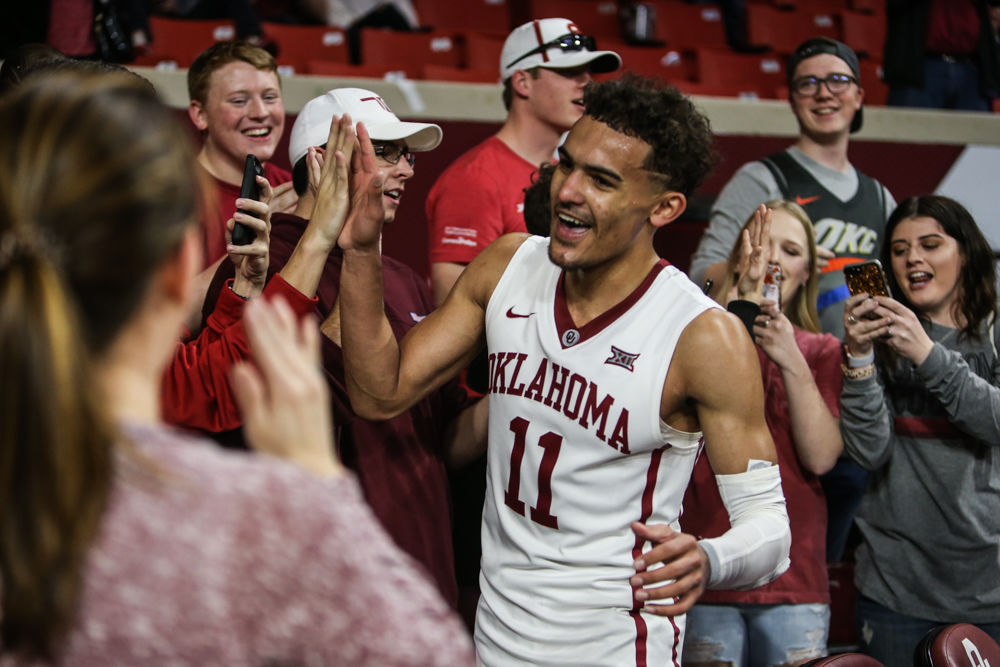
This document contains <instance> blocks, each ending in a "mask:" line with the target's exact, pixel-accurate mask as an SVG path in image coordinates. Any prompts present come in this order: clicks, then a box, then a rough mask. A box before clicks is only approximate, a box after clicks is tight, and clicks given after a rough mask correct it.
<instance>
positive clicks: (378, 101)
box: [361, 95, 392, 113]
mask: <svg viewBox="0 0 1000 667" xmlns="http://www.w3.org/2000/svg"><path fill="white" fill-rule="evenodd" d="M361 101H362V102H375V103H376V104H378V105H379V106H380V107H382V108H383V109H385V110H386V111H388V112H389V113H392V109H390V108H389V107H387V106H386V104H385V102H383V101H382V98H381V97H379V96H378V95H376V96H375V97H362V98H361Z"/></svg>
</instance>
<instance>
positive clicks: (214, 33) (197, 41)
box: [146, 16, 236, 67]
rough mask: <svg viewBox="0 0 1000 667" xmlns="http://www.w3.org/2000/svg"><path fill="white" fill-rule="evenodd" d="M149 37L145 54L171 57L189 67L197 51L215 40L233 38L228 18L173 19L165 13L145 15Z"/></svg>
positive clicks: (178, 63)
mask: <svg viewBox="0 0 1000 667" xmlns="http://www.w3.org/2000/svg"><path fill="white" fill-rule="evenodd" d="M149 32H150V35H151V37H152V43H151V44H150V48H151V52H150V54H149V55H148V56H146V57H147V58H150V57H152V58H156V59H160V60H173V61H176V62H177V65H178V66H179V67H189V66H190V65H191V63H192V62H194V59H195V58H197V57H198V54H199V53H201V52H202V51H204V50H205V49H207V48H208V47H210V46H211V45H212V44H214V43H215V42H225V41H228V40H231V39H236V27H235V26H234V25H233V22H232V21H229V20H226V19H219V20H194V19H173V18H167V17H165V16H150V17H149Z"/></svg>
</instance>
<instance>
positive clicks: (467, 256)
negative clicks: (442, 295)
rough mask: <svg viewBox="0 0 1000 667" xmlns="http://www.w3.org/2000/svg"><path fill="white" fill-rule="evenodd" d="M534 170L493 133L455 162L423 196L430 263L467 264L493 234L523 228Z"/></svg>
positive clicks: (498, 234) (522, 230)
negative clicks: (525, 206)
mask: <svg viewBox="0 0 1000 667" xmlns="http://www.w3.org/2000/svg"><path fill="white" fill-rule="evenodd" d="M537 168H538V166H537V165H533V164H531V163H530V162H528V161H527V160H525V159H524V158H522V157H521V156H520V155H518V154H517V153H515V152H514V151H512V150H511V149H510V148H509V147H508V146H507V144H505V143H504V142H502V141H500V140H499V139H497V138H496V137H495V136H494V137H490V138H489V139H487V140H486V141H484V142H483V143H481V144H479V145H478V146H476V147H474V148H472V149H471V150H469V151H468V152H466V153H465V154H463V155H462V156H461V157H459V158H458V159H457V160H455V162H453V163H452V164H451V166H450V167H448V168H447V169H446V170H445V171H444V173H443V174H441V176H440V177H439V178H438V180H437V182H436V183H434V187H432V188H431V192H430V194H429V195H428V197H427V209H426V210H427V220H428V222H429V225H430V230H429V232H430V240H429V246H430V261H431V264H433V263H434V262H458V263H460V264H468V263H469V262H471V261H472V260H473V258H475V256H476V255H478V254H479V253H480V252H482V250H483V249H484V248H485V247H486V246H488V245H489V244H490V243H492V242H493V240H494V239H496V238H497V237H499V236H502V235H504V234H509V233H510V232H524V231H527V230H526V229H525V226H524V190H525V189H526V188H527V187H529V186H530V185H531V174H532V173H533V172H534V171H535V170H536V169H537Z"/></svg>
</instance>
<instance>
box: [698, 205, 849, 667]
mask: <svg viewBox="0 0 1000 667" xmlns="http://www.w3.org/2000/svg"><path fill="white" fill-rule="evenodd" d="M768 264H773V265H777V266H779V267H780V268H781V274H782V276H783V280H782V281H781V283H780V303H779V302H778V301H774V300H770V299H762V298H761V290H762V284H763V280H764V273H765V271H766V269H767V267H768ZM727 275H728V276H729V278H728V279H727V280H726V281H725V282H724V283H723V284H722V285H720V286H719V288H718V290H717V294H718V295H719V297H721V298H723V299H724V300H725V301H726V302H731V301H732V300H733V299H738V300H741V301H746V302H751V303H754V302H755V303H759V305H760V312H759V314H757V315H756V317H755V318H754V319H753V324H752V327H751V328H752V335H753V338H754V342H755V343H756V344H757V353H758V357H759V360H760V366H761V373H762V375H763V382H764V392H765V415H766V418H767V423H768V427H769V428H770V430H771V436H772V438H773V439H774V444H775V447H776V449H777V452H778V462H779V468H780V470H781V485H782V489H783V491H784V493H785V499H786V505H787V507H788V518H789V521H790V523H791V528H792V551H791V567H790V568H789V569H788V571H787V572H785V574H783V575H782V576H781V577H779V578H778V579H776V580H775V581H773V582H771V583H770V584H767V585H765V586H762V587H760V588H755V589H752V590H747V591H732V590H709V591H706V592H705V594H704V596H703V597H702V598H701V599H700V600H699V602H698V604H697V605H696V606H695V607H694V608H693V609H692V610H691V612H690V613H689V614H688V634H687V638H686V641H685V644H684V664H685V665H691V666H697V665H706V664H718V663H719V662H722V663H726V662H728V663H729V664H731V665H734V666H739V665H753V666H755V667H756V666H757V665H761V666H765V665H787V664H798V662H801V661H805V660H806V659H809V658H815V657H819V656H823V655H825V654H826V639H827V636H828V630H829V620H830V594H829V584H828V581H827V571H826V557H825V549H826V502H825V500H824V497H823V490H822V488H821V486H820V483H819V477H818V476H819V475H821V474H823V473H824V472H826V471H828V470H829V469H830V468H832V467H833V464H834V463H835V462H836V460H837V457H838V456H839V455H840V452H841V450H842V449H843V443H842V441H841V439H840V432H839V429H838V423H837V421H838V405H837V399H838V396H839V394H840V386H841V376H840V363H841V352H840V344H839V341H838V340H837V339H836V338H834V337H833V336H832V335H830V334H822V333H819V321H818V317H817V315H816V291H817V275H816V241H815V239H814V237H813V226H812V223H811V221H810V220H809V218H808V216H807V215H806V214H805V212H804V211H803V210H802V208H801V207H799V206H798V205H796V204H793V203H791V202H786V201H780V200H777V201H769V202H767V203H766V204H764V205H763V206H762V207H761V208H760V209H758V210H757V211H756V212H755V213H754V215H753V216H752V217H751V218H750V220H748V221H747V223H746V224H745V225H744V227H743V231H742V232H741V235H740V237H739V240H738V242H737V245H736V247H734V248H733V251H732V252H731V253H730V256H729V268H728V271H727ZM719 297H717V298H719ZM730 310H734V309H733V308H732V306H730ZM681 525H682V527H683V529H684V530H685V531H686V532H691V533H694V534H696V535H698V536H699V537H714V536H716V535H720V534H722V533H723V532H724V531H725V530H727V529H728V527H729V517H728V516H727V514H726V511H725V509H724V507H723V504H722V500H721V498H720V497H719V493H718V486H717V484H716V481H715V478H714V477H713V475H712V472H711V469H710V467H709V466H708V462H707V461H706V460H705V459H704V457H703V458H702V459H701V460H700V461H699V462H698V465H696V466H695V471H694V476H693V477H692V483H691V485H690V486H689V487H688V492H687V495H686V496H685V499H684V514H683V516H682V517H681ZM789 656H794V659H793V662H791V663H789Z"/></svg>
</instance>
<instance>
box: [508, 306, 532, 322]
mask: <svg viewBox="0 0 1000 667" xmlns="http://www.w3.org/2000/svg"><path fill="white" fill-rule="evenodd" d="M532 315H534V313H528V314H527V315H521V314H520V313H515V312H514V308H513V307H511V308H508V309H507V317H509V318H511V319H514V318H515V317H531V316H532Z"/></svg>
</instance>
